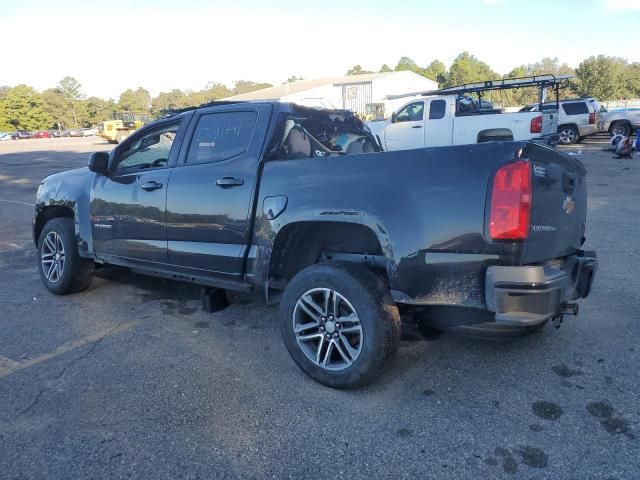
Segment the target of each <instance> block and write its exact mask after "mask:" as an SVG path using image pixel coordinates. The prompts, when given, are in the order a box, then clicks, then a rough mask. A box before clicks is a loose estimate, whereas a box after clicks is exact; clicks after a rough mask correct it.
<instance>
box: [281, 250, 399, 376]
mask: <svg viewBox="0 0 640 480" xmlns="http://www.w3.org/2000/svg"><path fill="white" fill-rule="evenodd" d="M316 289H318V290H320V289H325V290H330V291H333V292H337V293H338V295H339V296H340V297H342V298H343V299H345V300H346V302H344V301H342V305H343V306H344V305H345V303H347V304H348V305H347V307H351V308H352V309H353V310H354V312H355V314H356V316H357V317H358V318H359V322H358V324H359V325H360V327H361V331H360V334H359V335H360V337H359V342H358V343H357V348H359V349H360V350H359V352H358V354H357V356H355V357H354V359H353V361H352V363H350V364H349V365H348V366H345V367H344V368H343V369H341V370H330V369H329V368H326V367H323V366H322V365H319V364H317V363H315V362H314V361H312V360H311V359H310V358H309V357H308V356H307V353H305V352H304V351H303V347H302V346H301V345H300V344H299V342H298V340H297V338H298V337H297V336H296V333H295V332H294V322H295V321H296V320H295V318H296V317H294V315H296V314H297V310H296V306H297V305H298V301H299V300H300V301H302V297H303V296H304V295H305V294H308V293H309V292H310V291H314V292H315V290H316ZM334 298H335V293H334ZM326 313H327V312H325V314H326ZM319 318H320V317H319ZM324 318H328V317H324ZM331 318H333V317H331ZM339 318H346V317H340V316H339V314H338V313H337V314H336V316H335V322H334V323H335V325H337V326H338V328H340V326H339V323H336V322H338V321H339ZM329 323H330V322H327V323H325V325H328V324H329ZM343 327H344V324H343ZM332 328H333V327H332ZM322 330H323V331H324V332H325V334H326V333H327V332H329V331H330V329H329V328H328V327H327V328H326V330H325V329H324V328H323V329H322ZM280 331H281V333H282V338H283V339H284V343H285V346H286V347H287V350H288V351H289V354H290V355H291V358H292V359H293V361H294V362H295V363H296V364H297V365H298V367H300V369H301V370H302V371H303V372H305V373H306V374H307V375H309V376H310V377H311V378H313V379H314V380H316V381H317V382H319V383H322V384H323V385H326V386H328V387H332V388H355V387H359V386H361V385H364V384H366V383H368V382H370V381H371V380H373V378H374V377H376V376H377V375H378V374H379V372H380V370H381V369H382V366H383V364H384V362H385V361H386V360H387V358H389V357H390V356H391V355H392V354H394V353H395V352H396V351H397V349H398V346H399V343H400V314H399V312H398V308H397V307H396V305H395V304H394V303H393V300H392V299H391V296H390V294H389V291H388V289H387V288H386V286H385V285H384V283H383V282H382V280H381V278H380V277H379V276H377V275H375V274H374V273H373V272H371V271H370V270H367V269H366V268H364V267H362V266H360V265H356V264H351V263H346V262H326V263H320V264H316V265H311V266H309V267H307V268H305V269H304V270H302V271H300V272H298V273H297V274H296V275H295V276H294V277H293V279H292V280H291V281H290V282H289V284H288V285H287V287H286V289H285V291H284V294H283V296H282V300H281V301H280ZM315 335H318V334H315ZM319 335H320V337H322V336H323V335H324V334H322V333H320V334H319ZM340 339H342V336H340ZM318 341H319V345H320V346H319V347H317V346H313V350H314V351H315V350H317V351H318V352H319V353H320V352H322V345H323V342H325V341H326V340H323V339H322V338H320V339H318ZM332 341H333V340H329V342H332ZM335 343H336V344H337V343H339V341H338V340H335ZM330 344H331V343H329V345H330ZM305 345H307V344H305ZM340 345H342V344H340ZM336 348H337V347H334V348H333V350H332V352H331V354H327V355H329V356H331V355H334V354H335V351H337V350H336ZM341 348H342V347H341ZM325 351H329V347H328V346H327V348H326V350H325ZM338 353H339V352H338ZM319 356H320V354H319V355H318V358H319ZM334 356H335V355H334ZM338 358H339V360H344V356H343V357H342V358H340V357H338Z"/></svg>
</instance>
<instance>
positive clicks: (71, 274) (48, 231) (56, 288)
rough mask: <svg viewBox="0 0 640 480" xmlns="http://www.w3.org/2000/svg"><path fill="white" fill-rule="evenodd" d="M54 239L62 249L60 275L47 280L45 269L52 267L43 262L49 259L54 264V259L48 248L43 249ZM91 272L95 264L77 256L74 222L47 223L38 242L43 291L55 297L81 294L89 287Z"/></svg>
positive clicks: (68, 219) (54, 256)
mask: <svg viewBox="0 0 640 480" xmlns="http://www.w3.org/2000/svg"><path fill="white" fill-rule="evenodd" d="M56 235H57V238H58V239H59V240H60V243H61V245H62V247H63V249H62V250H60V251H62V252H63V255H62V257H61V258H62V259H63V261H62V262H60V263H59V265H60V269H59V270H58V271H59V274H57V275H55V276H51V277H50V278H48V277H47V272H45V268H50V267H51V265H52V264H50V263H47V264H45V263H43V260H44V259H45V258H46V259H47V261H48V259H49V258H51V259H52V261H55V260H53V259H54V258H56V255H55V254H52V255H49V252H50V248H49V246H45V242H47V239H48V240H49V242H51V241H52V238H53V239H55V238H56ZM49 245H50V243H49ZM58 261H59V260H58ZM93 268H94V263H93V262H92V261H91V260H87V259H86V258H82V257H81V256H80V255H78V244H77V243H76V237H75V228H74V223H73V219H71V218H54V219H52V220H49V221H48V222H47V223H46V224H45V226H44V228H43V229H42V232H40V238H39V239H38V272H40V278H41V279H42V283H44V285H45V287H47V289H48V290H49V291H50V292H52V293H55V294H56V295H66V294H68V293H75V292H81V291H83V290H86V289H87V287H89V285H90V284H91V279H92V278H93Z"/></svg>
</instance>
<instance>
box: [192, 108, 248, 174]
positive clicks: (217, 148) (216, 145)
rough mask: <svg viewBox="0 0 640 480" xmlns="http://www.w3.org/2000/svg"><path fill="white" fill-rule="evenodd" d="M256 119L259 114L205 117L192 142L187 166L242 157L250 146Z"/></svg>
mask: <svg viewBox="0 0 640 480" xmlns="http://www.w3.org/2000/svg"><path fill="white" fill-rule="evenodd" d="M256 117H257V113H256V112H222V113H210V114H208V115H203V116H202V117H200V120H198V125H197V126H196V130H195V132H194V134H193V138H192V139H191V144H190V145H189V153H188V154H187V163H188V164H194V163H211V162H220V161H222V160H227V159H229V158H233V157H237V156H238V155H242V154H243V153H244V152H245V151H246V150H247V148H248V147H249V142H250V141H251V135H252V134H253V129H254V126H255V123H256Z"/></svg>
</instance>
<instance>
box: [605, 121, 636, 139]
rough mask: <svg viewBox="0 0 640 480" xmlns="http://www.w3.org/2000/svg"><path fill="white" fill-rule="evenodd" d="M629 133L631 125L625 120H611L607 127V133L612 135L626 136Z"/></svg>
mask: <svg viewBox="0 0 640 480" xmlns="http://www.w3.org/2000/svg"><path fill="white" fill-rule="evenodd" d="M630 133H631V126H630V125H629V124H628V123H626V122H613V123H612V124H611V126H610V127H609V134H610V135H611V136H612V137H613V136H615V135H622V136H623V137H628V136H629V134H630Z"/></svg>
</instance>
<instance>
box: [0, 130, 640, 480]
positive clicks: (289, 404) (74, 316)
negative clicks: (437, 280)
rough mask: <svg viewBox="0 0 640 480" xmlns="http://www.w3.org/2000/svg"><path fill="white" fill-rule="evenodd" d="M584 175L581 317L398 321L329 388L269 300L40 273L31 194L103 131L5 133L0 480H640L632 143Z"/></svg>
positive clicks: (639, 209) (639, 175) (128, 277)
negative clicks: (19, 136) (396, 328)
mask: <svg viewBox="0 0 640 480" xmlns="http://www.w3.org/2000/svg"><path fill="white" fill-rule="evenodd" d="M606 141H607V140H606V138H604V137H603V138H601V139H595V140H589V141H588V142H585V143H583V144H581V145H576V146H573V147H570V148H567V150H571V151H582V156H581V157H580V158H581V159H582V160H583V161H584V162H585V164H586V165H587V168H588V170H589V219H588V232H587V237H588V241H587V245H586V246H585V248H587V249H594V250H597V251H598V256H599V259H600V271H599V272H598V276H597V279H596V284H595V290H594V291H593V293H592V295H591V296H590V297H589V298H588V299H587V300H586V301H583V302H582V304H581V315H580V317H578V318H577V319H576V318H571V317H569V318H568V319H567V320H566V321H565V322H564V324H563V325H562V328H560V329H559V330H556V329H554V328H553V326H551V325H547V326H545V328H543V329H542V330H541V331H540V332H538V333H536V334H534V335H532V336H529V337H526V338H523V339H520V340H516V341H511V342H487V341H484V342H483V341H477V340H470V339H465V338H460V337H456V336H453V335H444V336H442V337H441V338H440V339H438V340H437V341H430V342H427V341H423V340H420V339H418V338H417V337H416V336H415V335H412V332H407V333H406V335H405V338H404V339H403V341H402V345H401V348H400V351H399V352H398V355H396V356H395V358H394V359H393V360H392V361H391V362H390V363H389V364H388V366H387V368H386V372H385V374H384V375H383V376H382V377H381V378H380V379H379V381H377V382H376V383H375V384H373V385H371V386H369V387H367V388H363V389H361V390H357V391H351V392H342V391H334V390H330V389H328V388H325V387H323V386H321V385H319V384H317V383H315V382H313V381H311V380H309V379H308V378H306V377H305V376H304V375H303V374H302V373H301V372H300V371H299V370H298V368H297V367H296V366H295V365H294V364H293V362H292V361H291V359H290V358H289V356H288V354H287V352H286V350H285V348H284V345H283V343H282V341H281V339H280V334H279V331H278V328H277V323H276V309H273V308H266V307H264V306H261V305H259V304H258V305H234V306H232V307H230V308H229V309H227V310H225V311H223V312H219V313H215V314H207V313H204V312H203V311H202V310H201V309H200V303H199V290H198V288H197V287H193V286H189V285H185V284H180V283H173V282H168V281H161V280H156V279H148V278H145V277H141V276H137V275H134V274H129V273H121V272H120V273H119V272H115V271H108V272H106V273H105V274H104V275H102V277H101V278H96V279H95V280H94V282H93V284H92V286H91V288H90V289H89V290H88V291H87V292H85V293H81V294H77V295H72V296H68V297H55V296H53V295H51V294H49V293H48V292H47V291H46V290H45V289H44V287H43V286H42V285H41V283H40V279H39V278H38V274H37V270H36V264H35V250H34V247H33V244H32V242H31V220H32V214H33V206H32V203H33V200H34V195H35V190H36V188H37V185H38V183H39V181H40V179H42V178H43V177H44V176H46V175H47V174H49V173H52V172H56V171H60V170H64V169H69V168H75V167H78V166H82V165H85V164H86V159H87V153H88V152H90V151H94V150H108V149H109V148H110V146H109V145H108V144H106V143H103V142H102V141H101V140H97V139H92V138H85V139H67V138H64V139H45V140H24V141H15V142H3V143H0V279H1V280H0V285H1V293H0V298H1V299H2V301H1V304H0V305H1V308H2V311H1V313H0V332H1V333H0V407H1V408H0V477H1V478H3V479H14V478H15V479H18V478H20V479H40V478H56V479H58V478H60V479H63V478H64V479H67V478H136V479H140V478H153V479H160V478H171V479H173V478H278V479H280V478H338V477H348V478H366V479H371V478H394V479H395V478H411V479H415V478H474V479H477V478H553V479H558V478H580V479H584V478H598V479H600V478H611V479H623V478H624V479H628V478H640V393H639V392H640V380H639V378H640V377H639V371H640V369H639V367H640V345H638V340H639V339H640V327H639V317H638V312H639V311H640V299H639V295H638V292H639V291H640V268H638V265H639V263H638V261H639V260H640V257H639V253H640V252H639V249H640V241H639V240H638V238H640V221H639V220H638V219H639V218H640V198H639V193H640V156H639V158H637V159H635V160H631V161H630V160H615V159H613V158H612V156H611V154H610V153H606V152H602V151H601V148H602V147H603V146H604V145H605V144H606Z"/></svg>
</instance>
